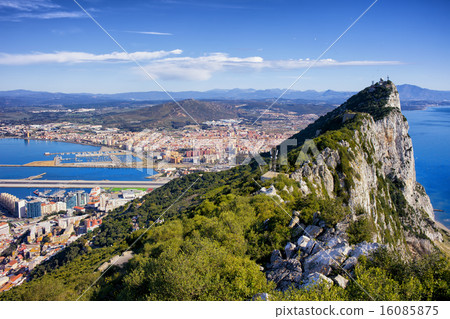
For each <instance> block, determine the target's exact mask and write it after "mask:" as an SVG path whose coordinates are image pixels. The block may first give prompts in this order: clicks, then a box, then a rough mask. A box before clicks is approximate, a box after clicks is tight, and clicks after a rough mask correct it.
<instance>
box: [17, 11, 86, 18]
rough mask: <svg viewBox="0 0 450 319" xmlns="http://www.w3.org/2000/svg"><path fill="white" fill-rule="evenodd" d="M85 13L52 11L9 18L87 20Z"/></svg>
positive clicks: (20, 14) (22, 14) (21, 14)
mask: <svg viewBox="0 0 450 319" xmlns="http://www.w3.org/2000/svg"><path fill="white" fill-rule="evenodd" d="M86 17H87V16H86V14H85V13H84V12H81V11H80V12H78V11H52V12H43V13H19V14H16V15H13V16H10V17H9V20H21V19H23V18H32V19H45V20H47V19H61V18H86Z"/></svg>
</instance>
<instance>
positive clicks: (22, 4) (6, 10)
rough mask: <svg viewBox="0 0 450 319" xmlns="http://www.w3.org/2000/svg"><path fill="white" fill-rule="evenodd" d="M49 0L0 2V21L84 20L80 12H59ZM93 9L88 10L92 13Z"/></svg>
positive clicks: (84, 15)
mask: <svg viewBox="0 0 450 319" xmlns="http://www.w3.org/2000/svg"><path fill="white" fill-rule="evenodd" d="M61 8H62V7H61V6H60V5H59V4H56V3H53V2H52V1H50V0H0V10H2V9H3V12H1V14H0V21H12V22H19V21H22V20H23V19H30V18H31V19H45V20H48V19H61V18H86V17H87V16H86V14H85V13H83V12H82V11H66V10H61ZM93 10H94V9H90V11H93Z"/></svg>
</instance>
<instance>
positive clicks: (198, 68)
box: [145, 53, 401, 81]
mask: <svg viewBox="0 0 450 319" xmlns="http://www.w3.org/2000/svg"><path fill="white" fill-rule="evenodd" d="M313 62H314V61H313V60H310V59H298V60H264V59H263V58H262V57H259V56H254V57H247V58H239V57H230V56H229V55H228V54H226V53H212V54H209V55H206V56H201V57H168V58H164V59H158V60H154V61H151V62H150V63H149V64H147V65H146V66H145V68H146V70H147V71H148V72H150V73H151V74H152V75H154V76H156V77H158V78H161V79H164V80H194V81H204V80H208V79H210V78H211V77H212V75H213V74H214V73H216V72H221V71H230V70H235V71H237V70H240V71H247V72H252V71H260V70H297V69H302V68H306V67H308V66H310V64H311V63H313ZM396 64H401V62H399V61H342V62H341V61H336V60H333V59H323V60H319V61H317V62H316V63H315V64H314V65H313V66H314V67H338V66H370V65H396Z"/></svg>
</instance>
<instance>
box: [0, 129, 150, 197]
mask: <svg viewBox="0 0 450 319" xmlns="http://www.w3.org/2000/svg"><path fill="white" fill-rule="evenodd" d="M99 149H100V148H99V147H95V146H86V145H78V144H70V143H62V142H49V141H26V140H22V139H9V138H8V139H0V164H25V163H29V162H33V161H42V160H51V159H53V157H51V156H45V155H44V153H45V152H50V153H64V152H93V151H98V150H99ZM42 173H46V174H45V175H44V176H43V177H42V179H50V180H52V179H53V180H64V179H67V180H73V179H81V180H111V181H121V180H122V181H123V180H127V181H142V180H145V177H146V176H149V175H154V174H155V171H153V170H152V169H144V170H143V171H140V170H137V169H134V168H89V167H86V168H84V167H83V168H75V167H0V179H10V178H11V179H15V178H27V177H30V176H35V175H39V174H42ZM34 190H35V189H30V188H0V193H2V192H7V193H11V194H14V195H16V196H18V197H20V198H24V197H25V196H29V195H30V193H31V192H32V191H34ZM41 191H43V190H41Z"/></svg>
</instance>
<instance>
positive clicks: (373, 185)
mask: <svg viewBox="0 0 450 319" xmlns="http://www.w3.org/2000/svg"><path fill="white" fill-rule="evenodd" d="M327 116H328V117H327ZM327 116H325V117H323V118H322V119H321V121H322V122H321V123H322V127H321V128H320V129H317V124H315V125H316V126H315V127H314V126H311V127H313V128H314V129H315V131H316V136H315V138H314V143H315V145H316V146H317V149H318V152H317V154H315V156H314V157H312V158H311V157H309V160H307V161H304V162H302V163H300V164H299V163H295V164H294V165H292V164H293V163H292V158H294V159H295V158H299V157H298V156H297V154H299V149H301V145H299V147H298V148H297V149H296V150H294V151H291V153H290V158H291V165H292V166H294V167H295V169H294V170H292V169H291V171H290V178H291V179H293V180H295V181H297V182H298V186H299V188H300V190H301V192H302V193H303V195H304V196H308V195H314V196H317V197H320V198H323V199H340V200H342V202H343V206H345V207H346V209H348V211H349V214H348V215H347V216H345V218H343V219H342V220H341V221H340V222H338V223H337V224H336V225H334V226H333V227H331V226H330V225H328V226H327V225H326V223H325V222H324V221H323V220H322V219H321V218H320V212H317V213H316V214H315V215H314V219H313V222H312V223H311V224H310V225H304V224H301V223H300V220H301V216H302V212H301V211H300V212H296V211H294V213H293V216H292V219H291V221H290V224H289V227H291V228H293V229H296V231H295V232H293V234H295V235H297V236H296V237H294V239H295V241H292V238H291V241H290V242H288V244H287V245H286V247H285V249H284V252H280V251H278V250H275V251H274V252H273V253H272V256H271V260H270V263H269V264H268V265H267V268H266V276H267V278H268V279H269V280H272V281H274V282H275V283H276V284H277V288H278V289H280V290H286V289H288V288H289V287H290V286H294V287H296V288H302V287H310V286H311V285H315V284H317V283H321V282H328V283H330V284H332V283H333V282H334V283H335V284H337V285H339V286H341V287H344V288H345V286H346V281H347V280H348V275H349V274H350V273H351V272H352V270H353V268H354V267H355V265H356V264H357V262H358V257H359V256H361V255H369V254H370V253H371V252H372V251H374V250H376V249H378V248H379V247H386V248H387V249H389V250H392V251H397V252H399V253H400V254H401V255H402V256H404V257H405V258H409V257H411V256H415V255H423V254H426V253H431V252H433V250H434V249H435V247H434V244H433V242H435V241H442V235H441V233H440V232H439V229H438V228H437V227H436V225H435V221H434V214H433V208H432V205H431V202H430V199H429V197H428V195H427V194H426V192H425V190H424V188H423V186H422V185H420V184H419V183H418V182H417V180H416V172H415V165H414V152H413V145H412V140H411V138H410V136H409V135H408V129H409V126H408V122H407V120H406V118H405V117H404V116H403V115H402V113H401V106H400V98H399V94H398V91H397V88H396V87H395V85H394V84H393V83H392V82H390V81H387V82H385V81H380V82H379V83H376V84H375V85H372V86H371V87H368V88H366V89H365V90H363V91H361V92H360V93H358V94H356V95H355V96H353V97H352V98H350V99H349V100H348V101H347V102H346V103H344V104H343V105H341V106H340V107H339V108H338V109H336V110H335V111H333V112H331V113H329V114H328V115H327ZM318 122H320V120H319V121H318ZM311 130H312V129H311V128H310V129H309V131H311ZM305 131H306V132H308V129H306V130H305ZM293 153H294V154H295V155H296V156H292V154H293ZM303 155H304V154H303ZM272 191H274V192H276V190H272ZM363 219H364V220H366V221H367V224H368V225H370V240H368V241H369V242H360V243H356V244H354V245H350V244H349V236H348V232H347V231H348V229H349V227H350V226H351V225H352V224H354V223H355V222H357V221H359V220H363ZM298 229H300V231H299V230H298ZM337 270H339V271H337ZM342 272H344V273H345V274H344V277H347V278H344V277H343V276H341V275H340V274H338V273H342ZM330 276H331V277H332V278H329V277H330Z"/></svg>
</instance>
